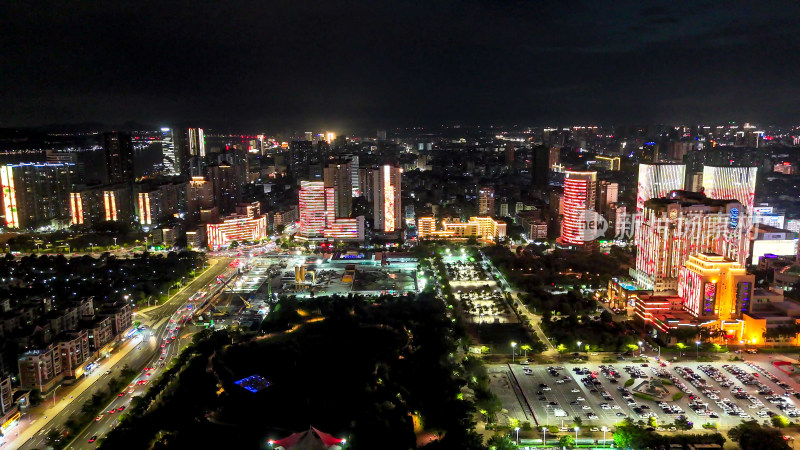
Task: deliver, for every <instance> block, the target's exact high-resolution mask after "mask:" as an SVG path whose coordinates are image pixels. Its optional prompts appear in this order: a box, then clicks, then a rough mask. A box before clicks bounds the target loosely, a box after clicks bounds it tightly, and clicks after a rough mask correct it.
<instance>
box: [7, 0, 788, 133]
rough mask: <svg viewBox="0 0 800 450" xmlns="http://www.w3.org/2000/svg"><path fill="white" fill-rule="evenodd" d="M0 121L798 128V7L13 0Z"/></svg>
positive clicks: (281, 126) (450, 0) (454, 0)
mask: <svg viewBox="0 0 800 450" xmlns="http://www.w3.org/2000/svg"><path fill="white" fill-rule="evenodd" d="M7 14H8V17H10V18H13V20H7V21H6V22H7V28H6V30H5V32H4V33H3V37H2V49H1V50H0V55H1V56H0V70H2V73H3V74H4V77H3V79H2V80H0V92H3V94H2V97H0V98H2V99H3V100H4V101H3V103H4V106H5V109H4V114H3V115H2V116H0V117H2V118H1V119H0V127H5V128H8V127H39V126H43V125H48V124H75V123H77V124H80V123H87V122H99V123H103V124H108V125H115V124H122V123H126V122H130V121H135V122H140V123H144V124H156V125H161V124H174V123H193V124H197V125H199V126H206V127H210V128H214V127H218V128H227V127H231V126H236V127H241V128H243V129H269V130H289V129H340V130H355V129H375V128H384V129H393V128H398V127H400V128H403V127H412V126H438V125H442V124H454V123H462V124H486V125H489V124H505V125H512V124H519V125H526V126H527V124H531V125H534V124H541V125H545V124H551V125H561V124H579V123H580V124H586V125H590V124H592V125H611V124H631V123H639V124H641V123H671V124H691V123H724V122H728V121H732V120H733V121H737V122H739V121H742V122H744V121H753V122H760V123H761V124H780V125H796V124H797V123H798V122H800V120H798V117H800V85H798V83H797V73H800V62H799V61H798V59H797V58H796V55H797V54H800V28H798V27H797V26H796V24H795V23H794V21H795V18H796V17H800V3H798V2H793V1H776V2H769V3H763V2H755V1H742V2H737V3H736V5H734V6H731V5H726V6H724V7H723V6H721V5H720V4H718V3H715V2H693V3H692V4H691V8H685V9H680V8H678V7H676V6H675V5H674V4H673V3H668V2H661V1H645V2H613V3H612V2H607V3H603V2H594V1H593V2H582V3H581V4H570V5H566V4H552V5H546V6H544V5H541V4H539V3H527V2H515V1H504V0H494V1H488V0H487V1H483V0H472V1H458V0H447V1H441V2H435V3H432V2H409V3H405V4H400V5H398V4H396V3H394V2H393V3H391V4H389V3H385V4H382V2H379V1H370V2H365V1H357V2H354V3H350V4H349V6H348V7H347V8H343V7H340V6H337V5H334V4H331V3H329V2H319V1H312V2H307V3H305V4H304V5H303V8H298V7H296V6H295V5H294V4H285V3H282V2H277V1H267V2H264V3H262V4H258V5H254V4H250V3H249V2H239V1H231V2H225V3H224V4H197V3H188V2H177V3H170V4H164V3H159V4H155V3H154V4H153V6H152V7H147V6H146V5H145V6H143V5H142V3H136V4H108V3H103V4H102V7H101V6H99V4H90V3H81V4H77V5H76V4H71V3H63V2H53V3H52V4H49V5H44V6H43V5H39V7H38V8H30V7H29V5H22V4H11V5H9V6H8V8H7Z"/></svg>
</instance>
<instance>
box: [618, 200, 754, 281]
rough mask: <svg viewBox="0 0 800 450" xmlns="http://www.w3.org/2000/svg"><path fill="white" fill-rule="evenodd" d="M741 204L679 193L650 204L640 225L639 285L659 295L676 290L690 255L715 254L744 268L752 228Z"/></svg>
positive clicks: (634, 271) (635, 274) (633, 273)
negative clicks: (681, 269)
mask: <svg viewBox="0 0 800 450" xmlns="http://www.w3.org/2000/svg"><path fill="white" fill-rule="evenodd" d="M742 209H743V206H742V204H741V203H739V202H737V201H735V200H713V199H709V198H706V197H705V196H703V194H700V193H694V192H685V191H673V192H672V193H670V195H669V197H667V198H658V199H650V200H648V201H647V202H646V203H645V207H644V210H643V211H642V213H641V220H639V221H638V223H637V227H638V228H637V230H636V235H637V238H636V241H637V243H638V251H637V254H636V267H635V269H632V270H631V276H632V277H633V278H634V280H635V281H636V283H637V284H638V285H639V287H641V288H643V289H652V290H653V291H654V292H655V293H660V292H668V291H675V290H676V289H677V283H678V282H677V280H678V273H679V270H680V268H681V267H682V266H683V265H684V264H685V263H686V261H687V260H688V259H689V256H690V255H693V254H696V253H704V252H712V253H718V254H721V255H723V256H725V257H728V258H730V259H732V260H734V261H736V262H738V263H739V264H742V265H744V264H745V263H746V260H747V256H748V253H749V248H750V228H751V226H750V224H749V223H748V219H747V217H746V216H740V215H739V211H741V210H742Z"/></svg>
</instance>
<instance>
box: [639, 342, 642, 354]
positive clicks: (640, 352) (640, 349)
mask: <svg viewBox="0 0 800 450" xmlns="http://www.w3.org/2000/svg"><path fill="white" fill-rule="evenodd" d="M639 356H642V341H639Z"/></svg>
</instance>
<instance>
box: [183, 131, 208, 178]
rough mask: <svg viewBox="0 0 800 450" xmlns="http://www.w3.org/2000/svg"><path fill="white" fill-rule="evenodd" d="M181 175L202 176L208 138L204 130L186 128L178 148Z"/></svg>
mask: <svg viewBox="0 0 800 450" xmlns="http://www.w3.org/2000/svg"><path fill="white" fill-rule="evenodd" d="M177 151H178V159H179V160H180V165H181V173H182V174H184V175H185V174H190V175H191V176H202V175H203V166H204V165H205V163H206V137H205V133H204V132H203V129H202V128H184V129H183V134H182V136H181V142H180V145H179V146H178V150H177Z"/></svg>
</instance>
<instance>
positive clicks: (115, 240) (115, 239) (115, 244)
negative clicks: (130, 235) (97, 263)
mask: <svg viewBox="0 0 800 450" xmlns="http://www.w3.org/2000/svg"><path fill="white" fill-rule="evenodd" d="M113 239H114V248H117V238H113Z"/></svg>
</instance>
